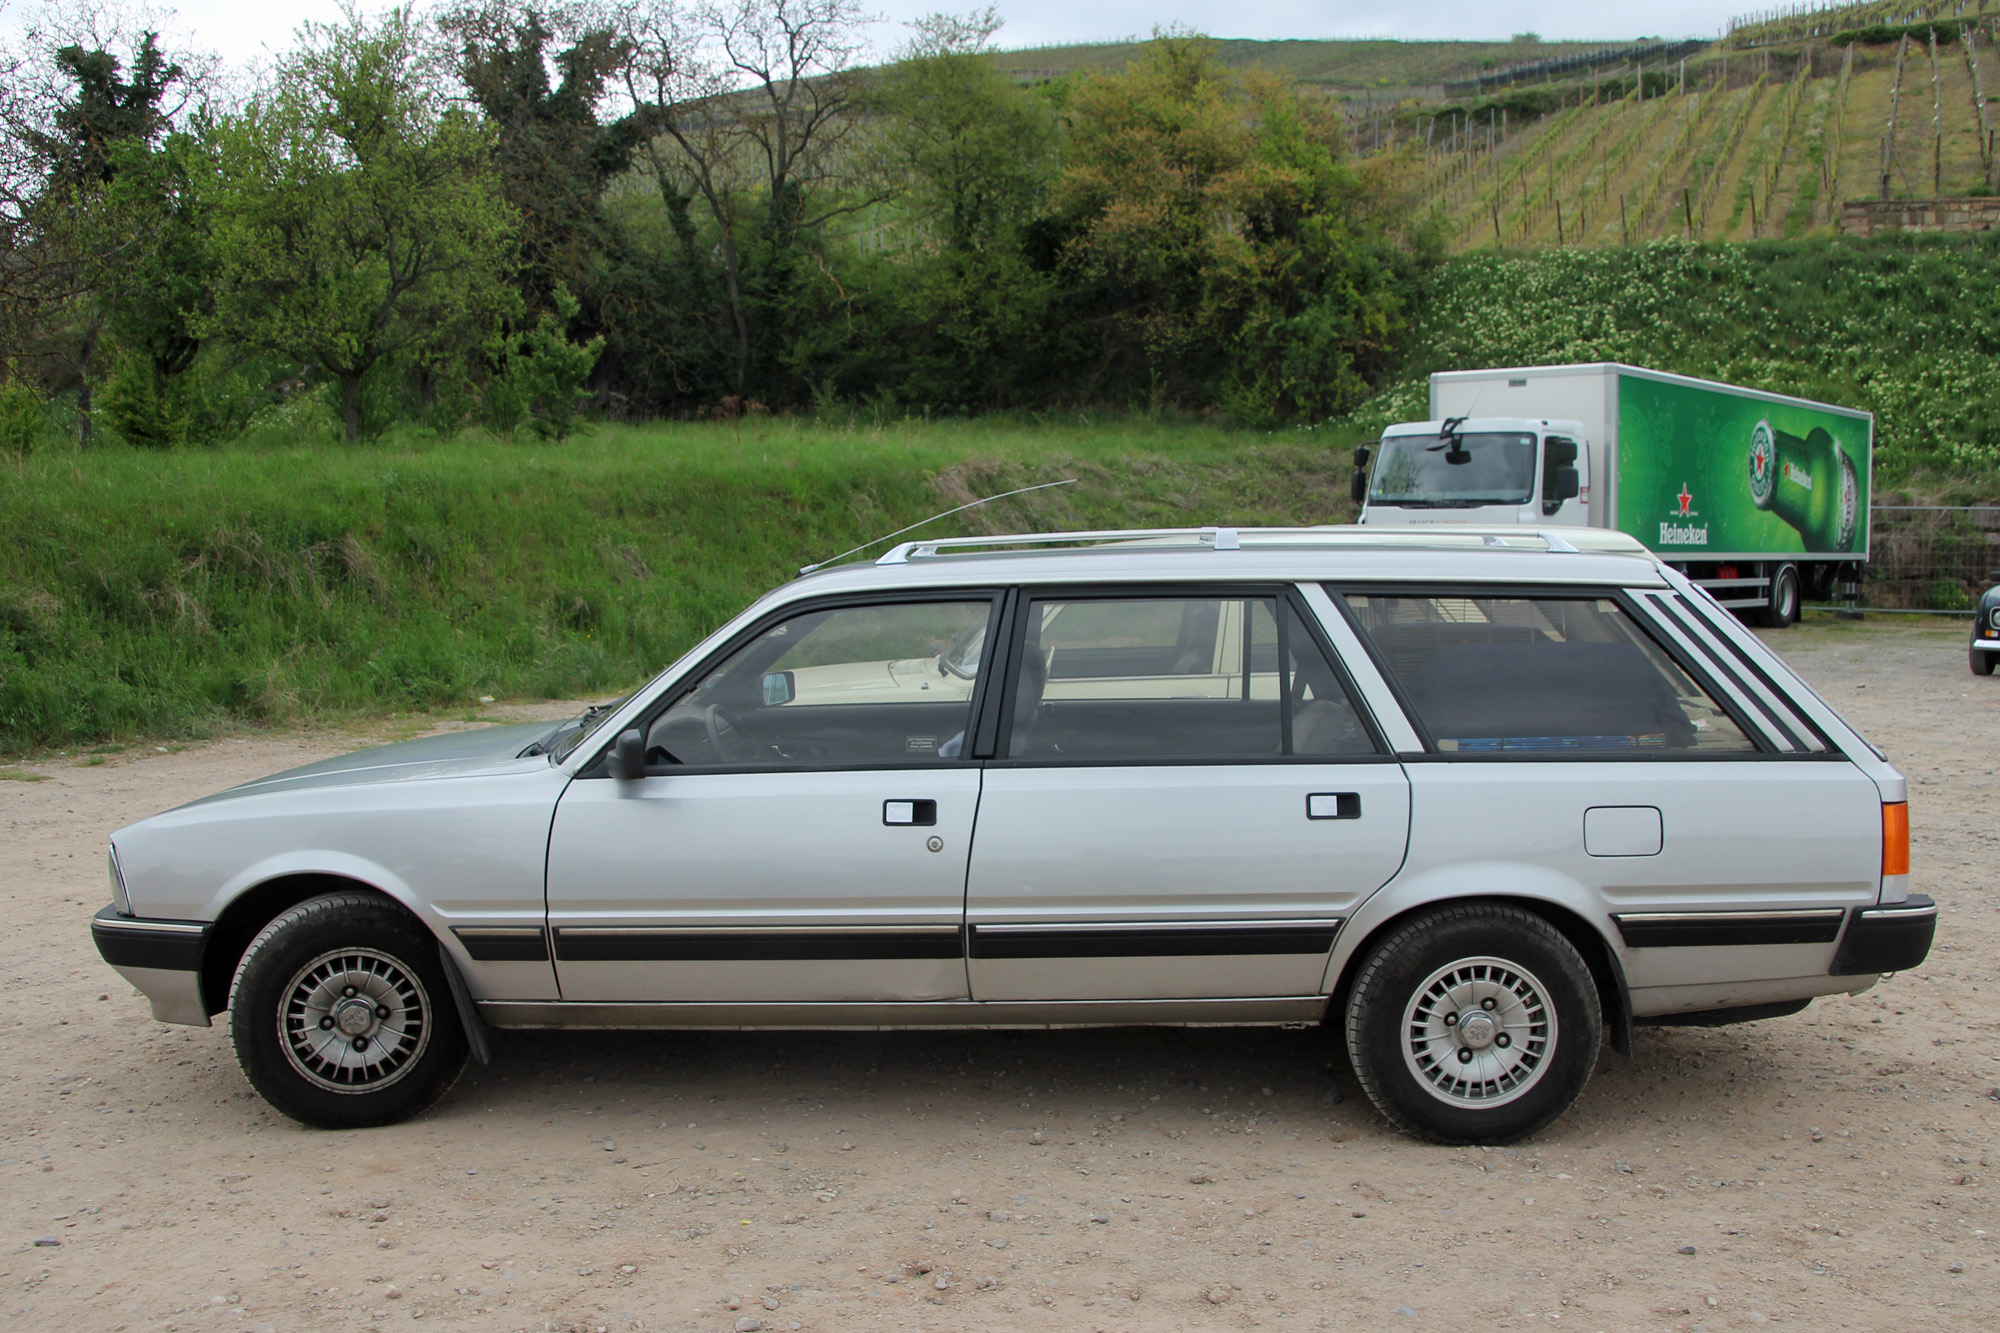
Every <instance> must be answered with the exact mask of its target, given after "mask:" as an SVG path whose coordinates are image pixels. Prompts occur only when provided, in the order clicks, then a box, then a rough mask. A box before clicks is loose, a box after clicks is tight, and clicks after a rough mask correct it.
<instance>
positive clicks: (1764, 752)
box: [1320, 580, 1822, 764]
mask: <svg viewBox="0 0 2000 1333" xmlns="http://www.w3.org/2000/svg"><path fill="white" fill-rule="evenodd" d="M1320 586H1321V587H1322V588H1323V589H1324V590H1325V592H1326V594H1327V597H1328V599H1329V600H1330V601H1332V603H1333V604H1334V607H1335V608H1336V609H1337V610H1339V612H1340V614H1341V615H1342V617H1344V618H1345V619H1346V621H1347V624H1348V628H1349V629H1350V630H1352V631H1353V633H1354V636H1355V637H1356V638H1357V639H1359V640H1360V641H1361V645H1362V647H1363V648H1364V649H1366V650H1367V652H1368V658H1369V661H1370V662H1372V663H1373V664H1374V666H1375V670H1376V672H1377V674H1379V675H1380V676H1381V677H1382V682H1383V684H1384V685H1386V686H1387V687H1388V688H1389V691H1390V693H1391V694H1392V695H1393V696H1394V697H1395V700H1396V705H1397V707H1399V708H1401V709H1402V710H1403V716H1404V718H1405V719H1406V720H1408V722H1409V724H1410V728H1411V730H1412V731H1414V732H1416V734H1417V739H1418V741H1419V742H1421V743H1422V745H1423V747H1424V748H1423V750H1422V751H1421V752H1404V753H1402V754H1399V755H1398V756H1397V757H1398V758H1400V759H1402V760H1403V761H1404V762H1406V763H1409V762H1420V763H1474V764H1479V763H1515V764H1518V763H1549V762H1554V763H1609V764H1629V763H1635V762H1636V763H1662V762H1665V763H1687V762H1695V763H1715V762H1740V761H1742V760H1746V759H1760V760H1761V759H1788V758H1792V757H1795V755H1796V754H1799V753H1803V754H1805V756H1806V757H1809V758H1813V759H1818V758H1821V757H1822V756H1820V755H1818V754H1813V753H1811V752H1787V751H1782V750H1778V749H1776V748H1775V747H1774V746H1773V745H1772V744H1771V741H1770V737H1769V736H1768V735H1767V734H1766V732H1765V728H1763V727H1761V726H1759V725H1757V724H1756V723H1755V722H1754V721H1753V720H1752V719H1750V718H1749V717H1747V716H1746V715H1745V714H1744V712H1743V709H1742V705H1741V704H1740V702H1739V701H1738V700H1737V699H1735V697H1734V696H1733V694H1732V693H1731V691H1729V690H1725V689H1721V688H1719V687H1718V685H1717V682H1716V681H1715V679H1714V677H1713V676H1712V675H1711V674H1710V673H1709V672H1708V671H1707V670H1705V669H1704V668H1703V666H1702V664H1701V663H1699V662H1691V661H1689V660H1687V658H1686V654H1684V653H1682V652H1679V651H1676V649H1675V647H1674V645H1672V644H1669V643H1664V642H1662V641H1661V636H1660V632H1659V631H1660V627H1659V626H1658V625H1656V624H1654V623H1653V620H1652V617H1650V616H1648V615H1646V614H1645V613H1644V610H1643V608H1641V607H1640V606H1639V605H1638V602H1637V600H1636V599H1635V598H1634V597H1633V595H1632V592H1631V590H1629V589H1626V588H1623V587H1618V586H1615V585H1609V586H1607V585H1597V584H1543V583H1530V584H1511V583H1469V584H1468V583H1455V584H1438V583H1412V582H1406V581H1402V580H1397V581H1393V582H1390V581H1384V582H1380V583H1374V582H1369V581H1366V580H1345V581H1340V582H1335V581H1331V580H1329V581H1327V582H1325V583H1323V584H1321V585H1320ZM1350 594H1353V595H1356V596H1363V597H1367V596H1374V597H1426V598H1435V597H1460V598H1464V599H1466V600H1474V599H1477V598H1481V597H1489V598H1512V599H1519V600H1524V601H1536V600H1541V601H1562V602H1590V601H1609V602H1613V603H1615V604H1616V605H1617V606H1618V608H1619V610H1621V611H1622V612H1624V614H1625V616H1626V618H1627V619H1628V620H1630V621H1631V622H1632V624H1633V625H1634V626H1635V627H1637V629H1638V630H1639V632H1640V633H1641V634H1643V635H1645V636H1646V638H1647V640H1648V641H1650V642H1651V643H1652V644H1653V646H1654V647H1656V648H1658V649H1659V650H1660V652H1661V653H1662V654H1664V655H1665V656H1666V658H1667V660H1668V661H1670V662H1672V663H1673V664H1674V665H1675V666H1677V667H1679V668H1680V669H1681V670H1682V671H1685V672H1686V673H1687V674H1688V677H1689V678H1690V679H1691V680H1693V681H1694V683H1695V684H1696V685H1698V686H1700V687H1701V689H1702V690H1703V691H1704V692H1705V693H1707V694H1708V696H1709V698H1711V699H1713V700H1714V701H1715V702H1716V704H1717V705H1718V706H1720V707H1721V709H1722V711H1723V712H1724V714H1726V715H1727V716H1728V718H1729V720H1730V721H1731V722H1733V723H1735V724H1736V727H1737V729H1738V730H1739V731H1741V732H1742V733H1743V735H1744V738H1745V739H1746V740H1748V741H1749V742H1750V744H1751V745H1752V746H1754V747H1755V748H1754V749H1751V750H1736V751H1709V752H1707V753H1700V752H1697V751H1692V750H1687V751H1679V750H1631V751H1618V750H1592V751H1581V752H1569V753H1562V752H1542V751H1513V752H1508V751H1501V752H1493V751H1475V752H1472V753H1469V754H1468V753H1465V752H1462V751H1455V750H1454V751H1449V752H1447V751H1444V750H1441V749H1439V748H1438V744H1437V738H1436V737H1435V736H1434V735H1432V733H1431V730H1430V726H1429V724H1427V723H1426V722H1425V721H1424V720H1423V717H1422V716H1421V715H1420V714H1419V713H1418V712H1417V710H1416V707H1415V706H1414V705H1413V704H1412V703H1411V702H1410V696H1409V693H1408V691H1406V690H1405V689H1404V688H1403V682H1402V681H1401V679H1400V678H1398V677H1397V675H1396V672H1395V671H1394V669H1393V668H1391V666H1390V665H1389V661H1388V659H1387V658H1386V657H1384V656H1383V655H1382V651H1381V649H1380V648H1379V647H1378V646H1377V645H1376V643H1375V640H1374V637H1373V636H1372V635H1370V634H1369V633H1368V631H1367V629H1366V627H1365V626H1363V625H1362V623H1361V619H1360V617H1359V616H1358V615H1356V614H1355V611H1354V608H1353V607H1352V606H1350V605H1348V602H1347V598H1348V596H1349V595H1350Z"/></svg>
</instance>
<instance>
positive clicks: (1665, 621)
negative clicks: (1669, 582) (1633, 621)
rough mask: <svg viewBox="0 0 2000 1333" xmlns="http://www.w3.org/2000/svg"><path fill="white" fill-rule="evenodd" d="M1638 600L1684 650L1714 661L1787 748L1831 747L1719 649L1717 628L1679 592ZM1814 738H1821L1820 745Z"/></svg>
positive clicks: (1803, 750)
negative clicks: (1696, 614)
mask: <svg viewBox="0 0 2000 1333" xmlns="http://www.w3.org/2000/svg"><path fill="white" fill-rule="evenodd" d="M1670 599H1672V600H1670ZM1638 600H1639V602H1640V604H1641V605H1642V606H1643V607H1645V609H1646V610H1648V611H1649V612H1651V613H1652V614H1653V617H1654V618H1655V619H1656V620H1657V621H1659V622H1660V625H1661V628H1663V629H1665V630H1666V631H1668V632H1669V633H1671V634H1673V635H1674V636H1675V637H1676V638H1678V639H1680V640H1682V642H1683V649H1684V651H1687V652H1689V653H1693V654H1699V655H1700V656H1701V658H1702V659H1703V660H1704V661H1707V662H1712V663H1713V664H1714V666H1715V669H1716V671H1717V673H1718V676H1719V678H1721V679H1722V680H1724V681H1726V682H1727V683H1728V685H1729V687H1730V688H1731V689H1732V690H1733V691H1734V692H1735V694H1736V696H1737V699H1738V701H1739V702H1740V703H1742V704H1744V705H1745V706H1746V707H1747V708H1749V709H1752V710H1754V711H1755V712H1756V714H1757V715H1758V716H1759V717H1760V718H1761V719H1763V720H1762V721H1761V722H1760V723H1759V726H1760V727H1761V728H1762V729H1763V730H1764V732H1765V733H1766V734H1767V735H1768V736H1770V737H1771V738H1772V739H1774V740H1778V741H1782V743H1783V747H1784V748H1787V749H1791V750H1796V751H1799V752H1801V753H1807V754H1810V753H1813V752H1814V750H1815V749H1816V748H1817V749H1828V748H1831V747H1829V746H1828V745H1827V744H1826V743H1825V738H1824V737H1821V736H1817V735H1815V734H1813V732H1812V730H1811V728H1810V726H1809V725H1807V724H1806V723H1805V722H1804V720H1803V719H1802V718H1800V717H1799V716H1798V714H1797V710H1796V709H1793V708H1790V707H1782V708H1781V707H1778V706H1777V705H1778V703H1779V701H1780V699H1781V696H1778V695H1776V694H1775V693H1774V692H1773V691H1771V690H1770V689H1768V688H1762V687H1760V683H1758V682H1755V681H1754V680H1750V679H1746V678H1745V676H1744V673H1743V671H1742V670H1741V669H1740V664H1739V663H1737V662H1735V661H1733V660H1732V659H1731V657H1730V655H1729V654H1726V653H1723V652H1721V651H1719V648H1720V645H1719V644H1718V642H1717V640H1716V636H1715V633H1714V631H1713V630H1712V629H1710V628H1709V627H1708V626H1706V625H1703V624H1701V623H1699V622H1697V621H1694V620H1692V619H1690V618H1689V616H1688V614H1687V612H1686V609H1685V608H1684V607H1681V606H1677V605H1675V604H1674V603H1675V602H1676V601H1678V600H1679V598H1678V595H1677V594H1673V593H1671V592H1668V593H1649V594H1648V595H1647V596H1645V597H1643V598H1640V599H1638ZM1787 713H1789V714H1791V720H1790V721H1787V720H1786V718H1785V716H1784V715H1785V714H1787ZM1815 742H1818V744H1817V746H1815Z"/></svg>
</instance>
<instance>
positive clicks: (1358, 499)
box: [1347, 468, 1368, 504]
mask: <svg viewBox="0 0 2000 1333" xmlns="http://www.w3.org/2000/svg"><path fill="white" fill-rule="evenodd" d="M1347 493H1348V494H1349V495H1350V496H1352V497H1353V499H1354V503H1356V504H1366V503H1367V502H1368V474H1367V473H1366V472H1363V471H1362V470H1361V469H1360V468H1356V469H1354V482H1353V484H1352V485H1350V486H1349V487H1348V488H1347Z"/></svg>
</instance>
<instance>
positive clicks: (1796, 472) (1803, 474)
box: [1785, 458, 1812, 490]
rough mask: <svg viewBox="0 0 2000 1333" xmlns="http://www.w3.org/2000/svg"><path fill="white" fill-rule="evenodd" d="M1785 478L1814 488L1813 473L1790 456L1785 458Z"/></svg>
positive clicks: (1808, 488) (1807, 488)
mask: <svg viewBox="0 0 2000 1333" xmlns="http://www.w3.org/2000/svg"><path fill="white" fill-rule="evenodd" d="M1785 480H1786V481H1789V482H1792V483H1793V484H1795V485H1798V486H1802V487H1804V488H1805V489H1806V490H1811V489H1812V473H1810V472H1808V471H1806V470H1805V469H1804V468H1802V467H1800V466H1799V465H1798V464H1797V463H1794V462H1793V461H1792V460H1791V459H1789V458H1787V459H1786V460H1785Z"/></svg>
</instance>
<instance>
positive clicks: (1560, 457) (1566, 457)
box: [1544, 439, 1576, 468]
mask: <svg viewBox="0 0 2000 1333" xmlns="http://www.w3.org/2000/svg"><path fill="white" fill-rule="evenodd" d="M1544 451H1545V452H1546V453H1547V454H1548V459H1549V466H1550V467H1551V468H1559V467H1573V466H1574V465H1575V463H1576V441H1575V440H1563V439H1551V440H1550V441H1549V442H1548V443H1547V445H1545V446H1544Z"/></svg>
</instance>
